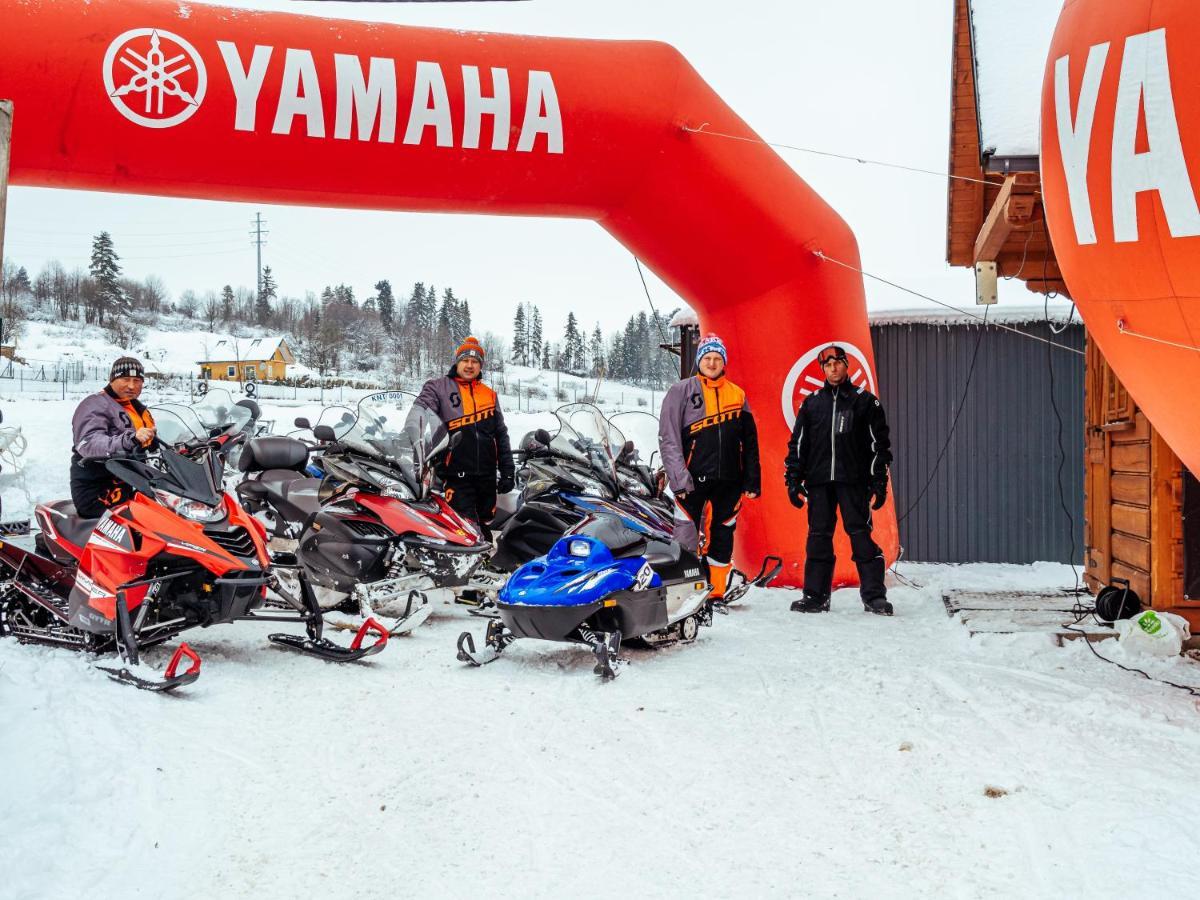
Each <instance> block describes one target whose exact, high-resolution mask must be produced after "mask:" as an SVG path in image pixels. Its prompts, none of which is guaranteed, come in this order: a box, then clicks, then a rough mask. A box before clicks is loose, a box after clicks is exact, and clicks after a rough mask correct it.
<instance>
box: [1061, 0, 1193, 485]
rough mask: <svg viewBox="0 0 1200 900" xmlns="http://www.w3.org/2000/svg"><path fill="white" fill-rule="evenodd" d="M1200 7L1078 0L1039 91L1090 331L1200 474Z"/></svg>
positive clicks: (1074, 289)
mask: <svg viewBox="0 0 1200 900" xmlns="http://www.w3.org/2000/svg"><path fill="white" fill-rule="evenodd" d="M1198 40H1200V5H1198V4H1197V3H1196V2H1195V0H1067V2H1066V4H1065V5H1064V7H1063V11H1062V17H1061V18H1060V19H1059V23H1058V29H1057V31H1056V32H1055V35H1054V40H1053V42H1052V44H1051V48H1050V57H1049V59H1048V61H1047V64H1046V74H1045V81H1044V87H1043V90H1042V190H1043V191H1044V192H1045V206H1046V221H1047V223H1048V225H1049V228H1050V237H1051V239H1052V240H1053V242H1054V250H1055V254H1056V255H1057V257H1058V261H1059V265H1060V266H1061V267H1062V272H1063V277H1064V278H1065V280H1066V282H1067V287H1068V289H1069V290H1070V292H1071V296H1072V298H1073V299H1074V300H1075V302H1076V303H1077V304H1078V306H1079V313H1080V315H1081V316H1082V317H1083V319H1084V322H1086V324H1087V329H1088V334H1089V335H1090V336H1091V337H1092V338H1093V339H1094V340H1095V341H1096V342H1097V343H1098V344H1099V346H1100V349H1101V350H1102V351H1103V353H1104V356H1105V358H1106V359H1107V360H1108V362H1109V364H1110V365H1111V366H1112V367H1113V370H1114V371H1115V372H1116V373H1117V375H1118V376H1119V377H1120V379H1121V382H1122V383H1123V384H1124V385H1125V387H1126V388H1128V390H1129V393H1130V394H1131V395H1132V396H1133V398H1134V399H1135V400H1136V401H1137V404H1138V406H1139V407H1141V409H1142V410H1143V411H1144V412H1145V413H1146V416H1147V417H1148V418H1149V419H1150V421H1151V422H1153V423H1154V426H1155V428H1157V429H1158V431H1159V433H1160V434H1162V436H1163V438H1164V440H1166V442H1167V443H1168V444H1169V445H1170V447H1171V449H1172V450H1174V451H1175V453H1176V454H1177V455H1178V456H1179V458H1180V459H1181V460H1183V463H1184V464H1185V465H1186V466H1187V467H1188V469H1190V470H1191V471H1192V472H1194V473H1200V414H1197V402H1196V395H1195V394H1193V393H1192V391H1193V390H1195V389H1196V385H1197V384H1200V204H1198V203H1197V197H1198V195H1197V185H1198V184H1200V181H1198V179H1200V55H1198V54H1197V53H1196V50H1195V48H1196V42H1197V41H1198Z"/></svg>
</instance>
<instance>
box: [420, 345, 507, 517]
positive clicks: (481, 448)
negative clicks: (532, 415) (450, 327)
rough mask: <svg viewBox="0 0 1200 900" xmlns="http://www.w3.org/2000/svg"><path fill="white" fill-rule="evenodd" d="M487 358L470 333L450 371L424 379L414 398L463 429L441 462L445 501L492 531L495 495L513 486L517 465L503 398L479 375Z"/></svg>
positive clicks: (450, 424) (451, 427) (452, 427)
mask: <svg viewBox="0 0 1200 900" xmlns="http://www.w3.org/2000/svg"><path fill="white" fill-rule="evenodd" d="M483 358H484V352H483V347H482V346H480V343H479V341H478V340H477V339H476V338H473V337H468V338H467V339H466V340H465V341H463V342H462V344H461V345H459V347H458V349H457V350H456V351H455V353H454V365H453V366H451V367H450V371H449V372H448V373H447V374H446V375H444V376H442V377H441V378H431V379H429V380H428V381H427V382H425V384H424V386H423V387H422V388H421V393H420V395H419V396H418V397H417V400H416V402H417V404H418V405H420V406H423V407H425V408H426V409H428V410H429V411H430V412H433V413H436V414H437V415H438V416H439V417H440V418H441V420H442V421H443V422H445V423H446V427H447V428H449V430H450V434H451V436H453V435H454V433H455V432H459V431H461V432H462V435H463V436H462V438H461V439H460V440H459V442H458V444H457V446H455V447H454V448H453V449H451V450H450V451H449V452H447V454H446V458H445V459H444V460H443V461H442V462H441V464H440V474H441V475H442V478H443V480H444V482H445V493H446V501H447V502H448V503H449V504H450V505H451V506H452V507H454V509H455V510H456V511H458V512H459V513H460V514H461V515H463V516H465V517H466V518H468V519H471V520H472V521H475V522H478V523H479V526H480V528H481V529H482V531H483V533H484V535H485V536H490V532H489V530H488V527H487V525H488V522H490V521H491V520H492V517H493V516H495V514H496V495H497V493H500V494H507V493H508V492H509V491H511V490H512V489H513V483H514V469H515V467H514V466H513V458H512V448H511V446H510V445H509V440H508V428H507V427H506V426H505V424H504V413H502V412H501V411H500V399H499V397H497V396H496V392H495V391H493V390H492V389H491V388H490V387H488V386H487V385H486V384H484V383H483V382H482V381H481V380H480V379H481V378H482V372H483Z"/></svg>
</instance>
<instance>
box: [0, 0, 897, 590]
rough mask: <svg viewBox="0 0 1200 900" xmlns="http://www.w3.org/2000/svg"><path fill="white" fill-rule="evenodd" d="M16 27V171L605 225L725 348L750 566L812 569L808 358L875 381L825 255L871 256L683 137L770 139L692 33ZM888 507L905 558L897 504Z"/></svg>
mask: <svg viewBox="0 0 1200 900" xmlns="http://www.w3.org/2000/svg"><path fill="white" fill-rule="evenodd" d="M3 19H4V21H3V27H0V93H4V94H6V95H8V96H10V97H11V98H12V99H13V100H14V101H15V105H16V112H15V116H14V135H13V148H12V181H13V183H14V184H23V185H42V186H51V187H64V188H82V189H90V190H104V191H120V192H132V193H149V194H159V195H172V196H179V197H199V198H207V199H226V200H240V201H247V202H269V203H296V204H306V205H312V206H336V207H348V208H369V209H394V210H414V211H423V210H428V211H437V212H471V213H494V214H503V215H532V216H571V217H578V218H587V219H592V220H594V221H596V222H597V223H598V224H599V225H600V226H601V227H603V228H604V229H605V230H607V231H608V232H609V233H610V234H612V235H613V237H615V238H616V239H617V240H618V241H620V242H621V243H622V244H624V245H625V246H626V247H628V248H629V249H630V250H631V251H632V252H633V253H634V254H635V255H637V256H638V257H639V258H640V259H642V260H644V261H645V262H646V263H647V264H649V265H650V266H651V267H652V268H653V269H654V271H655V272H656V273H657V274H658V275H659V276H660V277H661V278H663V279H664V280H665V281H666V282H667V283H668V284H669V285H670V286H671V287H672V288H673V289H674V290H676V291H677V292H678V293H679V294H680V295H681V296H683V297H685V298H686V299H687V300H688V302H689V303H690V304H691V305H692V307H693V308H694V309H695V310H696V311H697V312H698V313H699V315H700V319H701V325H702V327H703V328H704V329H705V330H711V331H717V332H719V333H720V334H721V335H722V336H723V337H724V338H725V340H726V343H727V345H728V346H729V347H730V348H731V366H730V375H731V377H733V379H734V380H735V381H737V382H738V383H740V384H742V385H743V386H744V387H745V389H746V392H747V395H748V397H749V399H750V403H751V405H752V407H753V408H754V411H755V413H756V418H757V420H758V422H759V431H760V440H761V444H762V447H763V469H764V472H763V484H764V496H763V498H762V499H761V500H759V501H757V502H754V503H750V504H748V505H747V507H746V509H745V511H744V512H743V513H742V518H741V521H740V522H739V551H738V557H737V562H738V564H739V565H741V566H742V567H743V568H749V567H757V563H758V561H759V560H760V559H761V557H762V555H763V554H765V553H768V552H774V553H778V554H779V555H781V556H782V557H783V558H784V561H785V567H784V572H783V575H782V577H781V579H780V582H777V583H783V584H798V583H800V580H801V577H802V567H803V551H804V539H805V532H806V525H807V523H806V520H805V517H804V516H803V515H802V514H800V513H797V512H796V511H795V510H793V509H792V508H791V506H790V505H789V504H788V502H787V498H786V493H785V491H784V488H783V456H784V450H785V446H786V442H787V439H788V434H789V428H790V424H791V420H792V417H793V416H794V414H795V404H796V403H797V402H798V400H799V399H801V398H802V397H803V396H804V393H805V392H806V391H811V390H812V389H813V386H814V384H813V382H814V381H815V380H819V375H820V373H819V370H816V369H815V365H814V360H813V359H812V357H815V352H816V349H817V348H818V347H820V346H821V345H823V344H827V343H829V342H831V341H835V340H836V341H837V342H839V343H842V344H844V345H848V346H852V347H854V348H855V354H854V355H855V359H854V361H853V362H854V366H853V370H854V373H855V375H854V377H855V378H856V379H857V381H856V383H866V384H868V385H871V386H872V387H873V386H874V379H873V376H872V375H870V373H871V372H872V371H873V368H874V360H873V358H872V355H871V349H870V348H871V341H870V332H869V330H868V327H867V319H866V302H865V295H864V290H863V284H862V278H861V276H860V275H858V274H857V273H856V272H853V271H849V270H846V269H843V268H840V267H838V266H833V265H830V264H827V263H823V262H821V261H820V260H819V259H818V258H817V257H816V256H815V255H814V251H818V250H819V251H822V252H824V253H826V254H828V255H829V256H831V257H834V258H836V259H839V260H842V261H844V262H847V263H849V264H850V265H854V266H857V265H858V247H857V244H856V242H855V240H854V236H853V234H852V233H851V232H850V230H849V228H848V227H847V226H846V224H845V222H843V221H842V219H841V218H840V217H839V216H838V215H837V214H836V213H835V212H834V211H833V210H832V209H831V208H830V207H829V206H828V205H827V204H826V203H825V202H824V201H823V200H822V199H821V198H820V197H819V196H818V195H817V194H816V193H815V192H814V191H813V190H812V189H811V188H810V187H809V186H808V185H807V184H805V183H804V181H803V180H801V179H800V178H799V177H798V176H797V175H796V173H795V172H794V171H793V170H792V169H791V168H790V167H789V166H788V165H787V164H785V163H784V162H783V160H782V159H780V158H779V156H778V155H777V154H776V153H775V152H774V151H773V150H771V149H770V148H768V147H766V146H764V145H761V144H758V143H750V142H740V141H730V140H723V139H720V138H714V137H706V136H703V135H698V134H695V133H693V132H692V131H690V130H689V129H698V128H700V127H701V126H703V125H705V123H707V127H708V128H709V129H710V130H713V131H719V132H724V133H727V134H734V135H738V136H742V137H746V138H755V137H757V136H756V135H755V134H754V132H753V131H752V130H751V129H750V128H749V127H748V126H747V125H746V123H744V122H743V121H742V120H741V119H740V118H738V116H737V115H736V114H735V113H734V112H733V111H732V110H730V109H729V107H728V106H726V104H725V103H723V102H722V101H721V99H720V97H718V96H717V95H716V94H715V93H714V92H713V91H712V89H711V88H710V87H709V86H708V85H707V84H705V82H704V81H703V79H701V78H700V77H699V76H698V75H697V74H696V72H695V71H694V70H693V69H692V68H691V67H690V66H689V65H688V64H687V62H686V61H685V60H684V59H683V58H682V57H681V56H680V55H679V54H678V53H677V52H676V51H675V50H674V49H672V48H671V47H669V46H666V45H664V44H658V43H653V42H645V41H627V42H618V41H590V40H574V39H561V38H531V37H525V36H520V35H501V34H482V33H463V32H452V31H441V30H436V29H427V28H408V27H399V26H391V25H377V24H371V23H363V22H346V21H339V20H332V19H319V18H312V17H306V16H298V15H292V14H286V13H258V12H249V11H244V10H231V9H222V8H219V7H211V6H203V5H199V4H182V3H172V2H162V0H123V2H121V3H95V2H91V3H89V2H85V0H57V2H44V0H27V2H22V3H6V4H4V8H3ZM464 249H469V248H464ZM537 254H538V248H536V247H531V248H530V259H528V260H519V261H514V263H515V264H521V265H536V263H537ZM392 277H393V278H402V277H403V273H402V272H395V273H392ZM563 287H564V289H565V290H569V289H570V285H564V286H563ZM631 296H632V295H631ZM876 524H877V537H878V539H879V541H880V543H881V545H882V546H883V547H884V553H885V556H886V557H887V559H888V560H889V561H892V560H894V559H895V558H896V554H897V550H898V541H897V536H896V527H895V515H894V512H893V511H892V508H891V506H890V503H889V506H887V507H886V508H885V509H884V510H882V511H881V514H879V515H877V516H876ZM839 541H840V544H839V552H838V555H839V563H838V569H837V572H836V573H835V578H836V579H837V581H838V583H843V584H844V583H851V582H852V581H853V579H854V578H855V572H854V568H853V565H852V563H851V562H850V553H849V547H848V545H847V544H846V542H845V541H844V537H839Z"/></svg>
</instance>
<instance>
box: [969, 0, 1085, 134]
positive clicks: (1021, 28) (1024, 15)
mask: <svg viewBox="0 0 1200 900" xmlns="http://www.w3.org/2000/svg"><path fill="white" fill-rule="evenodd" d="M970 9H971V36H972V40H973V42H974V47H975V91H976V94H977V95H978V98H979V110H978V115H979V137H980V145H979V146H980V149H981V150H982V151H983V153H985V154H986V153H989V152H990V153H991V154H992V155H993V156H996V157H1001V158H1003V157H1007V156H1039V155H1040V153H1041V151H1040V149H1039V143H1040V142H1039V140H1038V123H1039V121H1040V118H1041V105H1042V76H1043V74H1044V72H1045V70H1046V57H1047V54H1048V53H1049V52H1050V40H1051V38H1053V37H1054V27H1055V25H1057V24H1058V16H1059V13H1060V12H1061V11H1062V0H970Z"/></svg>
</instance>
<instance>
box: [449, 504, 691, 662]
mask: <svg viewBox="0 0 1200 900" xmlns="http://www.w3.org/2000/svg"><path fill="white" fill-rule="evenodd" d="M709 590H710V587H709V585H708V582H707V581H706V580H705V579H704V576H703V574H702V573H701V570H700V561H699V560H698V559H697V558H696V557H695V556H694V555H693V554H691V553H689V552H687V551H686V550H684V549H683V548H682V547H681V546H680V545H679V544H678V543H677V542H676V541H674V540H671V539H670V538H669V537H667V536H665V535H663V534H661V533H656V532H655V530H654V529H652V528H650V527H648V526H647V525H646V524H645V523H643V522H640V521H639V520H638V519H636V518H632V517H628V516H619V515H614V514H607V513H605V514H598V515H592V516H589V517H588V518H587V519H585V520H584V521H583V522H582V523H580V524H579V525H577V526H576V527H575V528H573V529H571V531H570V532H569V533H568V534H567V535H565V536H564V537H562V538H560V539H559V540H558V541H557V542H556V543H555V544H554V546H553V547H551V548H550V552H549V553H547V554H546V555H545V556H543V557H539V558H538V559H535V560H533V561H532V562H528V563H526V564H525V565H523V566H521V567H520V568H519V569H517V571H516V572H514V573H513V574H512V576H511V577H510V578H509V579H508V581H507V583H506V584H505V585H504V587H502V588H501V589H500V592H499V595H498V597H497V599H496V608H497V611H498V614H499V617H498V618H496V619H492V620H491V621H490V622H489V623H488V628H487V634H486V636H485V637H484V646H483V647H482V648H481V649H478V650H477V649H476V646H475V639H474V637H473V636H472V635H471V633H470V632H469V631H464V632H463V633H462V634H461V635H459V638H458V658H459V659H460V660H461V661H462V662H466V663H470V664H472V665H475V666H482V665H484V664H485V663H489V662H492V661H493V660H495V659H497V658H498V657H499V656H500V654H501V653H502V652H503V651H504V650H505V649H506V648H507V647H508V646H509V645H510V644H511V643H512V642H513V641H515V640H517V639H518V638H537V639H540V640H546V641H562V642H568V643H578V644H583V645H585V646H587V647H589V648H591V650H592V652H593V654H595V657H596V665H595V668H594V670H593V671H595V673H596V674H597V675H600V676H602V677H604V678H613V677H615V676H616V674H617V666H618V663H619V662H620V660H619V655H620V652H621V645H622V642H624V641H627V640H631V639H638V640H640V641H641V642H642V643H644V644H648V645H650V646H661V645H664V644H672V643H676V642H682V643H691V642H692V641H694V640H695V639H696V637H697V634H698V633H699V630H700V626H701V625H711V624H712V607H711V605H710V604H709V603H708V593H709Z"/></svg>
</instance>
